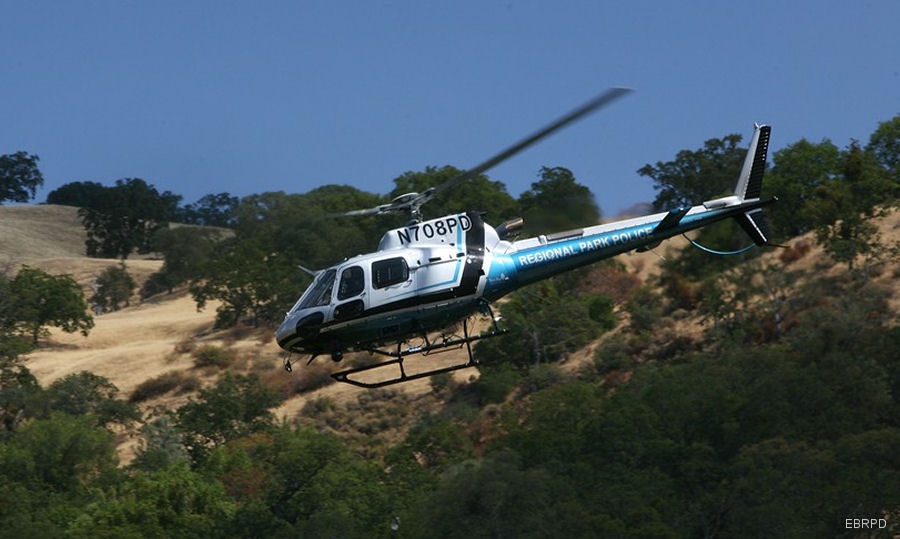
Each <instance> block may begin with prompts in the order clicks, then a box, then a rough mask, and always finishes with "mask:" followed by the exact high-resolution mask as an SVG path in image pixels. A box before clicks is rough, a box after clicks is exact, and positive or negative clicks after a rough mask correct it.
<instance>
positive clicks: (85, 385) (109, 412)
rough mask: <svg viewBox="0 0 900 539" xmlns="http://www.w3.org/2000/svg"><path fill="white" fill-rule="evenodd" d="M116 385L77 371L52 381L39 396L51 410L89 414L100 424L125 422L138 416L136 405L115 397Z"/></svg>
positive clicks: (116, 395) (85, 372)
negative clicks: (41, 395)
mask: <svg viewBox="0 0 900 539" xmlns="http://www.w3.org/2000/svg"><path fill="white" fill-rule="evenodd" d="M118 394H119V388H117V387H116V386H115V384H113V383H112V382H110V381H109V380H107V379H106V378H104V377H102V376H98V375H96V374H94V373H92V372H88V371H81V372H79V373H76V374H70V375H68V376H65V377H63V378H60V379H59V380H56V381H54V382H53V383H52V384H50V386H49V387H48V388H47V389H46V391H45V392H44V395H43V399H44V400H45V403H46V404H45V405H46V406H47V407H48V408H49V409H50V410H52V411H54V412H65V413H67V414H69V415H73V416H83V415H87V414H91V415H92V416H93V417H94V418H95V419H96V421H97V424H98V425H100V426H108V425H110V424H112V423H116V424H119V425H128V424H130V423H131V422H133V421H137V420H139V419H140V418H141V413H140V410H138V408H137V407H136V406H134V405H132V404H128V403H127V402H125V401H123V400H121V399H119V398H117V397H118Z"/></svg>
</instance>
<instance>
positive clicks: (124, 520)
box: [68, 466, 235, 538]
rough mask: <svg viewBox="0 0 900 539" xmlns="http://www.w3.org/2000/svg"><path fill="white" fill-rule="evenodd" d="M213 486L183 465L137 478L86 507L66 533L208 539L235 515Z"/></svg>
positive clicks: (232, 506)
mask: <svg viewBox="0 0 900 539" xmlns="http://www.w3.org/2000/svg"><path fill="white" fill-rule="evenodd" d="M234 511H235V504H234V502H233V501H232V500H230V499H228V497H227V496H226V495H225V492H224V490H223V488H222V485H221V484H220V483H218V482H211V481H207V480H206V479H204V478H203V477H202V476H201V475H199V474H197V473H195V472H192V471H190V470H188V469H187V467H185V466H172V467H170V468H167V469H164V470H158V471H154V472H152V473H146V474H138V475H136V476H134V477H132V478H129V479H128V480H126V481H124V482H123V483H122V484H121V485H120V486H119V487H117V488H115V489H112V490H111V492H110V493H109V495H108V496H106V497H104V499H103V500H101V501H99V502H97V503H94V504H91V505H90V506H88V507H87V511H86V512H85V513H83V514H81V515H79V516H78V518H76V519H75V520H74V521H73V522H72V523H71V525H70V526H69V528H68V535H70V536H72V537H135V538H137V537H174V536H178V537H195V538H202V537H209V536H210V535H218V533H217V532H218V530H219V529H220V526H221V523H222V522H223V521H226V520H227V519H228V518H230V517H231V515H232V514H234Z"/></svg>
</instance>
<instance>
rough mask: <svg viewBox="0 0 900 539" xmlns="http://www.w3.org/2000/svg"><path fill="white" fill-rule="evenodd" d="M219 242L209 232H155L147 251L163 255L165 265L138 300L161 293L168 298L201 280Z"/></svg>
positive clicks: (214, 233)
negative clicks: (181, 286) (165, 294)
mask: <svg viewBox="0 0 900 539" xmlns="http://www.w3.org/2000/svg"><path fill="white" fill-rule="evenodd" d="M220 239H221V234H220V233H218V231H215V230H210V229H203V228H195V227H188V226H179V227H167V228H160V229H159V230H157V231H156V232H155V233H154V234H153V239H152V240H151V246H150V248H151V249H152V250H153V251H155V252H157V253H160V254H162V255H163V258H164V260H165V262H163V267H162V269H161V270H160V271H158V272H156V273H154V274H153V275H151V276H150V278H149V279H148V280H147V281H146V282H145V283H144V285H143V286H142V287H141V297H142V298H148V297H150V296H152V295H154V294H158V293H160V292H163V291H167V292H168V293H170V294H171V293H172V291H173V289H174V288H175V287H176V286H178V285H181V284H183V283H186V282H188V281H190V280H194V279H200V278H202V277H203V274H204V270H205V268H206V265H207V264H209V261H210V259H211V258H212V257H213V255H214V254H215V252H216V244H217V243H218V242H219V241H220Z"/></svg>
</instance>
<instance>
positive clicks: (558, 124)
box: [428, 88, 633, 199]
mask: <svg viewBox="0 0 900 539" xmlns="http://www.w3.org/2000/svg"><path fill="white" fill-rule="evenodd" d="M632 91H633V90H632V89H631V88H610V89H609V90H607V91H606V92H604V93H603V94H601V95H599V96H597V97H595V98H594V99H592V100H590V101H588V102H587V103H585V104H584V105H582V106H580V107H578V108H577V109H575V110H573V111H572V112H570V113H568V114H566V115H565V116H563V117H562V118H560V119H558V120H556V121H555V122H553V123H552V124H550V125H548V126H547V127H545V128H543V129H541V130H540V131H538V132H536V133H534V134H533V135H531V136H529V137H527V138H525V139H523V140H521V141H519V142H518V143H516V144H514V145H512V146H510V147H509V148H507V149H505V150H503V151H502V152H500V153H498V154H497V155H495V156H494V157H491V158H490V159H488V160H487V161H485V162H484V163H481V164H480V165H478V166H476V167H474V168H471V169H469V170H467V171H465V172H463V173H462V174H460V175H459V176H456V177H455V178H451V179H449V180H447V181H445V182H444V183H442V184H440V185H438V186H437V187H435V189H434V191H432V193H431V196H429V197H428V198H429V199H430V198H431V197H433V196H434V195H436V194H437V193H438V192H440V191H443V190H444V189H447V188H448V187H452V186H453V185H455V184H457V183H459V182H461V181H463V180H468V179H469V178H474V177H475V176H478V175H479V174H481V173H483V172H485V171H487V170H488V169H491V168H493V167H495V166H497V165H498V164H500V163H502V162H503V161H506V160H507V159H509V158H510V157H512V156H514V155H516V154H517V153H519V152H521V151H522V150H524V149H525V148H527V147H529V146H531V145H532V144H534V143H535V142H537V141H539V140H541V139H542V138H544V137H546V136H548V135H550V134H552V133H553V132H555V131H558V130H560V129H562V128H563V127H565V126H567V125H568V124H570V123H572V122H574V121H575V120H578V119H579V118H582V117H584V116H586V115H588V114H590V113H592V112H594V111H595V110H597V109H599V108H601V107H603V106H605V105H608V104H609V103H611V102H613V101H615V100H616V99H618V98H619V97H621V96H623V95H625V94H627V93H630V92H632Z"/></svg>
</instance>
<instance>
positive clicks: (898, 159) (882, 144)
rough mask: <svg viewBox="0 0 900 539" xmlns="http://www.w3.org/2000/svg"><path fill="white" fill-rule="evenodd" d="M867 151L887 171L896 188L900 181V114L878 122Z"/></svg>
mask: <svg viewBox="0 0 900 539" xmlns="http://www.w3.org/2000/svg"><path fill="white" fill-rule="evenodd" d="M866 153H868V154H870V155H871V156H872V157H873V159H874V160H875V162H877V163H878V164H879V165H880V166H881V167H882V169H883V170H884V171H886V172H887V174H888V177H889V178H891V179H892V180H893V181H894V182H895V188H896V183H900V114H898V115H896V116H894V117H893V118H891V119H890V120H887V121H884V122H881V123H879V124H878V128H877V129H875V132H874V133H872V135H871V136H870V137H869V143H868V144H867V145H866Z"/></svg>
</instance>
